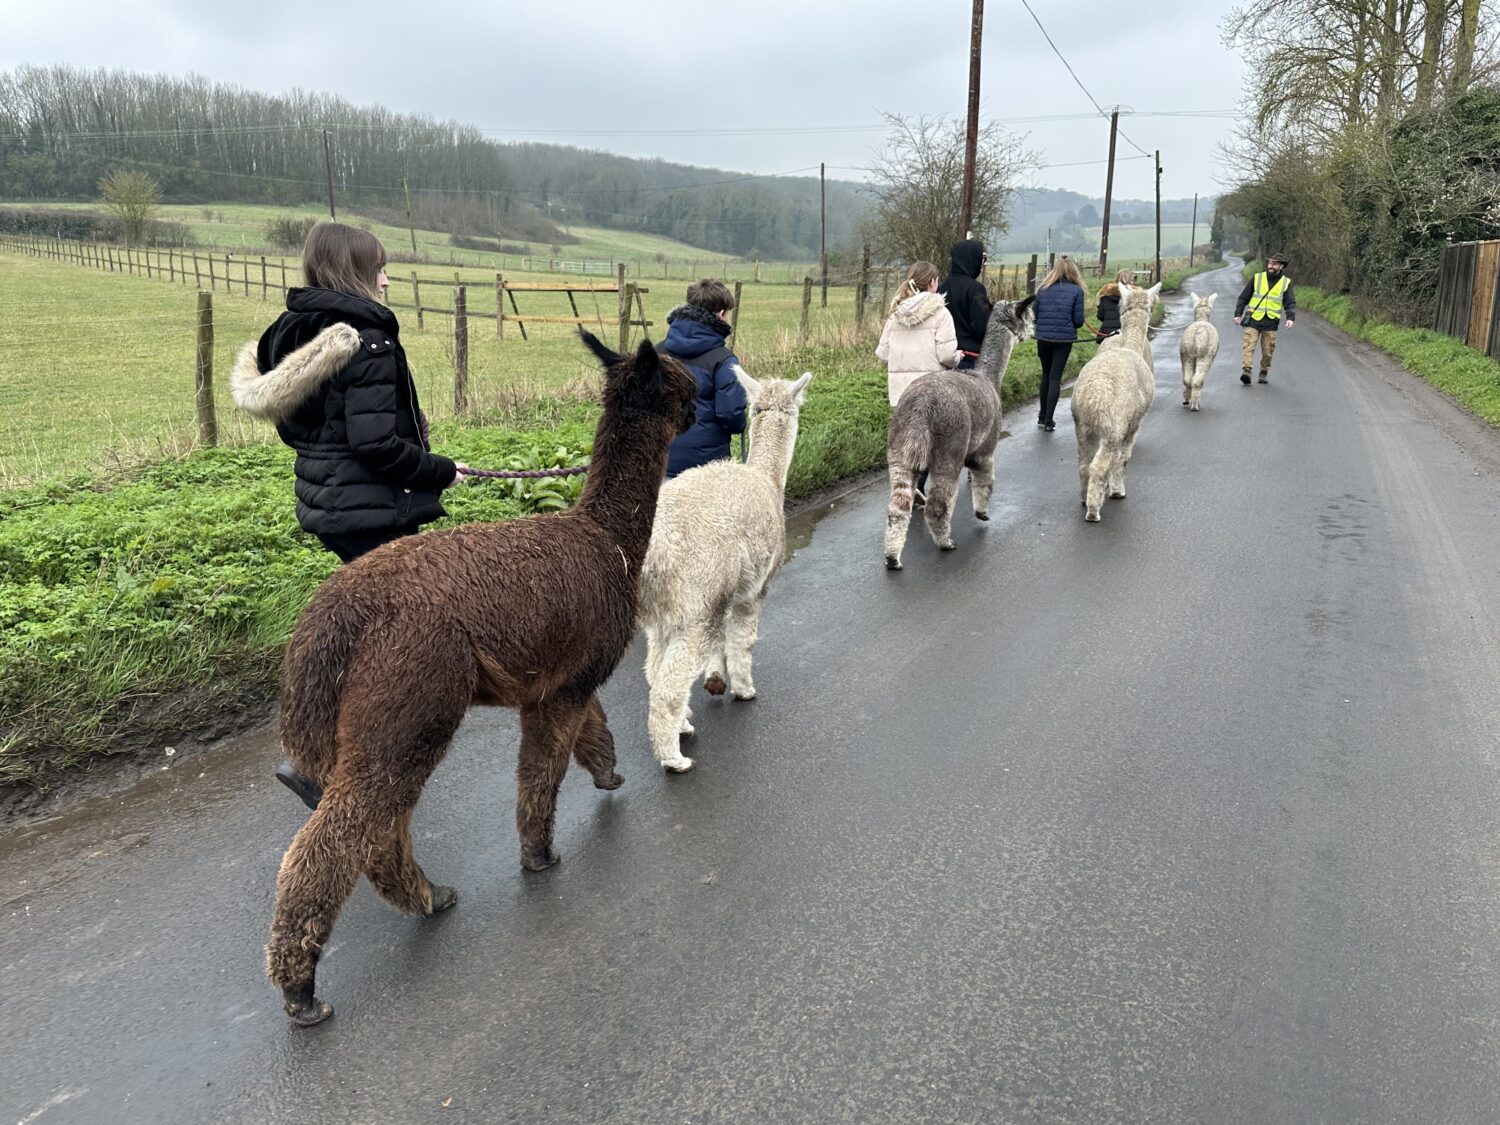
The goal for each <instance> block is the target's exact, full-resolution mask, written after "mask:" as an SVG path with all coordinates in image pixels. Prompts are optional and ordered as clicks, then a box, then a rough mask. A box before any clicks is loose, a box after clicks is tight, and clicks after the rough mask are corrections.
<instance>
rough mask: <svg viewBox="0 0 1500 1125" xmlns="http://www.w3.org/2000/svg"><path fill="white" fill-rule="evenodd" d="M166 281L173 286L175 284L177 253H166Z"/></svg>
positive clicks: (173, 251)
mask: <svg viewBox="0 0 1500 1125" xmlns="http://www.w3.org/2000/svg"><path fill="white" fill-rule="evenodd" d="M167 281H168V282H170V283H171V284H173V285H176V284H177V251H176V250H171V249H169V250H168V251H167Z"/></svg>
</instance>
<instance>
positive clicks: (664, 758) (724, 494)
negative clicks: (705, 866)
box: [640, 367, 812, 773]
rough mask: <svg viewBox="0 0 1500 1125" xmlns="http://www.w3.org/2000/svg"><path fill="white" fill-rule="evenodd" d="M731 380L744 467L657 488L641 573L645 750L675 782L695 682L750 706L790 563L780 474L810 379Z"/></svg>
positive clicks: (699, 472)
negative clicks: (739, 390)
mask: <svg viewBox="0 0 1500 1125" xmlns="http://www.w3.org/2000/svg"><path fill="white" fill-rule="evenodd" d="M735 376H736V378H738V379H739V381H740V385H741V386H742V387H744V388H745V394H746V396H747V397H748V398H749V400H750V456H749V459H748V460H747V461H746V462H745V463H744V464H739V463H738V462H735V461H715V462H713V463H712V464H708V465H703V466H700V467H699V468H696V469H690V470H689V471H687V472H685V473H683V474H682V475H681V476H678V477H675V478H674V479H672V480H670V481H668V482H667V483H666V484H665V485H663V486H662V490H661V497H660V499H659V500H658V501H657V505H656V522H655V526H654V527H653V529H652V532H651V547H650V549H649V550H648V551H647V552H646V563H645V566H644V568H643V569H642V571H641V609H640V621H641V626H642V627H643V628H644V629H645V631H646V679H647V681H648V682H649V683H650V685H651V710H650V719H649V728H650V733H651V747H652V749H653V750H654V751H655V753H656V760H657V761H659V762H660V763H661V764H662V765H663V766H664V767H666V768H667V769H668V770H671V771H672V772H674V773H683V772H686V771H687V770H690V769H692V768H693V759H691V758H688V757H685V756H684V755H683V753H682V751H681V749H680V747H679V744H678V739H679V736H680V735H684V734H692V733H693V727H692V723H691V722H690V720H691V718H692V711H691V710H690V709H689V707H688V693H689V692H690V691H691V689H692V685H693V680H694V678H696V676H697V675H698V673H699V672H700V671H703V670H704V669H706V670H707V674H706V676H705V678H704V683H703V686H704V687H705V688H707V689H708V691H709V692H710V693H711V694H713V695H722V694H723V693H724V689H725V686H726V684H725V681H726V677H727V679H728V686H729V689H730V691H731V692H732V694H733V696H734V698H735V699H754V698H755V681H754V680H753V679H752V678H751V675H750V649H751V646H752V645H754V644H755V638H756V634H757V631H758V629H759V623H760V611H761V608H762V606H763V605H764V604H765V599H766V589H767V587H768V586H769V585H770V583H771V579H772V578H773V577H774V576H775V574H776V571H777V570H779V569H780V567H781V556H782V554H783V553H784V552H785V547H786V517H785V514H784V512H783V502H784V500H783V498H784V495H785V492H786V475H787V470H788V469H789V468H790V467H791V464H792V450H793V447H794V446H795V445H796V443H797V414H798V411H799V410H800V409H801V407H802V401H803V397H804V392H805V391H806V388H807V384H808V382H809V381H810V380H811V379H812V373H811V372H807V373H805V374H804V375H803V376H802V377H801V378H800V379H798V380H796V381H795V382H787V381H784V380H779V379H774V380H767V381H765V382H756V381H755V380H754V379H752V378H750V376H748V375H746V374H745V372H744V371H742V370H740V369H739V368H738V367H736V368H735Z"/></svg>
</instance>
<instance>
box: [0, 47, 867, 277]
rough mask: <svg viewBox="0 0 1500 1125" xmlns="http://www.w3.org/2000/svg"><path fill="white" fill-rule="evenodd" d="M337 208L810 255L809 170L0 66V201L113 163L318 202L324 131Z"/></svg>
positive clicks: (240, 93) (209, 185)
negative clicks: (636, 152)
mask: <svg viewBox="0 0 1500 1125" xmlns="http://www.w3.org/2000/svg"><path fill="white" fill-rule="evenodd" d="M324 129H327V130H328V132H329V134H330V136H331V138H332V142H333V143H332V173H333V181H334V189H335V194H336V197H337V198H338V200H339V201H340V202H341V203H342V204H343V205H345V206H350V207H358V208H361V209H365V208H375V207H379V208H383V209H385V210H386V211H388V212H391V213H399V214H404V206H405V192H404V185H405V186H408V187H409V188H410V191H411V196H412V201H413V208H414V211H415V213H416V215H415V217H416V218H417V219H418V221H419V223H420V224H421V225H430V226H433V227H434V228H435V229H442V230H448V231H450V232H452V233H455V234H470V235H473V234H485V235H499V236H502V237H509V238H516V239H523V240H528V241H540V242H565V241H568V240H567V239H566V237H564V236H563V235H562V234H561V233H560V231H559V227H560V226H563V225H571V224H573V223H579V224H587V225H603V226H609V227H615V228H622V229H629V230H639V231H643V232H647V233H653V234H663V235H668V236H671V237H674V238H678V239H681V240H683V241H685V242H690V243H692V244H694V245H698V246H703V247H705V248H708V249H711V250H717V251H720V252H723V253H731V254H741V255H754V254H759V255H761V256H764V257H794V256H806V255H810V254H815V253H816V251H817V247H818V206H819V200H818V182H817V179H816V177H810V178H800V179H795V180H758V181H756V180H749V181H746V180H744V179H743V177H738V178H739V179H740V182H728V183H718V182H717V181H734V180H736V179H737V177H736V176H735V174H734V173H729V172H720V171H716V170H712V169H704V168H693V167H688V166H685V165H677V164H667V163H665V162H662V161H650V160H633V159H630V158H626V157H620V156H614V155H611V154H608V153H600V152H591V151H586V150H583V149H577V148H569V147H564V146H557V145H540V144H512V145H506V144H499V143H497V142H495V141H493V140H491V139H489V138H488V137H486V136H485V135H484V134H483V133H482V132H481V131H479V130H478V129H476V128H474V127H472V126H468V125H463V124H460V123H458V122H454V121H436V120H434V119H432V118H428V117H424V116H420V115H413V114H400V113H394V112H392V111H390V110H387V109H383V108H381V107H378V106H355V105H352V104H350V103H349V102H346V101H344V100H343V99H341V98H338V97H334V96H332V95H328V94H321V93H309V92H305V91H293V92H291V93H288V94H281V95H269V94H263V93H259V92H256V91H251V90H245V89H242V88H240V87H238V86H232V85H227V84H224V83H216V82H210V81H208V80H207V79H204V78H202V77H198V76H188V77H174V76H167V75H145V74H132V73H126V72H123V71H85V70H78V69H74V68H70V67H65V66H55V67H34V66H23V67H19V68H17V69H15V70H14V71H11V72H8V73H0V198H10V199H29V200H37V199H55V200H84V199H94V198H96V197H97V185H98V184H99V182H100V181H101V180H103V179H105V178H106V177H109V176H111V175H113V174H115V173H116V172H117V171H119V170H124V171H131V172H138V173H142V174H144V175H148V176H150V177H151V179H152V180H154V181H155V182H156V183H157V184H159V185H160V190H161V194H162V196H163V198H165V199H166V200H168V201H170V202H207V201H215V200H217V201H226V202H229V201H233V202H248V203H273V204H291V203H306V202H311V201H315V200H319V199H322V198H323V196H324V194H325V193H326V184H325V179H324V152H323V131H324ZM859 208H860V201H859V198H858V197H857V195H856V192H855V189H854V186H853V185H848V184H838V183H833V184H830V185H829V191H828V217H829V227H830V231H829V236H830V242H833V241H835V240H838V239H842V238H846V237H848V236H849V234H850V232H852V230H853V228H854V224H855V222H856V221H857V219H858V211H859Z"/></svg>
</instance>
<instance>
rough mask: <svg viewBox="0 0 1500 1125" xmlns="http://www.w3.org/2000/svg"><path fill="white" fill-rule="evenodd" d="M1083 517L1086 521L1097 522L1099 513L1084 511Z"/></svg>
mask: <svg viewBox="0 0 1500 1125" xmlns="http://www.w3.org/2000/svg"><path fill="white" fill-rule="evenodd" d="M1083 518H1084V520H1085V521H1087V522H1088V523H1098V522H1099V513H1098V512H1084V513H1083Z"/></svg>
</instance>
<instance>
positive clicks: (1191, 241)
mask: <svg viewBox="0 0 1500 1125" xmlns="http://www.w3.org/2000/svg"><path fill="white" fill-rule="evenodd" d="M1197 246H1198V193H1197V192H1196V191H1195V192H1193V233H1192V236H1191V237H1189V238H1188V269H1192V268H1193V251H1194V250H1195V249H1196V248H1197Z"/></svg>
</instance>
